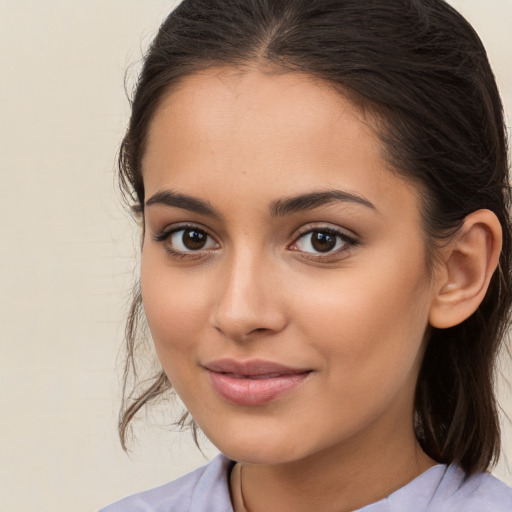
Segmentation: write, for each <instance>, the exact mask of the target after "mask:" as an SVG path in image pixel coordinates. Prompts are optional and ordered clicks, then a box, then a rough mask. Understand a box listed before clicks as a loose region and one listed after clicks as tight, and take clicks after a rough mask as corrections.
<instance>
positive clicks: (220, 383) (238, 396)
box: [205, 359, 311, 405]
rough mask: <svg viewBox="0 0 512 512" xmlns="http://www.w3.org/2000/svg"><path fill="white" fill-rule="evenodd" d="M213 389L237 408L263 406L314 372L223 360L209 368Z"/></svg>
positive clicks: (252, 361)
mask: <svg viewBox="0 0 512 512" xmlns="http://www.w3.org/2000/svg"><path fill="white" fill-rule="evenodd" d="M205 368H206V369H207V370H208V374H209V377H210V381H211V383H212V386H213V389H215V391H216V392H217V393H218V394H219V395H220V396H222V397H223V398H224V399H226V400H227V401H229V402H232V403H235V404H237V405H261V404H265V403H267V402H270V401H271V400H273V399H275V398H277V397H278V396H280V395H282V394H283V393H286V392H287V391H290V390H292V389H294V388H296V387H297V386H298V385H300V384H301V383H302V382H303V381H304V380H305V379H306V378H307V377H308V375H309V374H310V373H311V370H304V369H298V368H289V367H287V366H283V365H280V364H277V363H272V362H270V361H262V360H256V359H254V360H251V361H246V362H238V361H235V360H233V359H220V360H218V361H212V362H211V363H208V364H206V365H205Z"/></svg>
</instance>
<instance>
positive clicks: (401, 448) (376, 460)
mask: <svg viewBox="0 0 512 512" xmlns="http://www.w3.org/2000/svg"><path fill="white" fill-rule="evenodd" d="M395 434H396V433H395ZM378 437H379V438H380V436H378ZM393 438H394V439H395V440H396V441H395V442H394V443H393V442H388V443H386V444H384V445H382V444H381V443H382V439H378V438H374V439H373V440H372V439H371V436H370V437H369V436H368V435H367V436H365V442H364V443H363V444H362V445H360V444H359V443H358V442H357V440H351V441H350V443H345V444H343V445H340V446H338V447H336V448H335V449H333V448H332V447H331V448H329V449H328V450H325V452H320V453H316V454H315V455H313V456H310V457H306V458H304V459H302V460H300V461H293V462H287V463H284V464H274V465H250V464H244V465H243V467H242V466H240V465H238V467H237V468H236V469H235V471H234V472H233V474H232V489H233V502H234V505H235V510H236V512H239V511H247V512H263V511H268V510H279V511H280V512H289V511H290V512H291V511H293V512H309V511H311V510H322V511H324V512H348V511H351V510H355V509H358V508H361V507H363V506H365V505H368V504H370V503H373V502H375V501H379V500H381V499H383V498H385V497H386V496H388V495H389V494H391V493H392V492H394V491H395V490H397V489H399V488H400V487H402V486H404V485H405V484H407V483H408V482H410V481H411V480H413V479H414V478H416V477H417V476H419V475H420V474H421V473H423V472H424V471H426V470H427V469H428V468H429V467H431V466H433V465H435V464H436V462H435V461H433V460H432V459H430V458H429V457H428V456H427V455H426V454H425V453H424V452H423V451H422V450H421V448H420V447H419V445H418V443H417V440H416V438H415V436H414V432H413V431H412V429H411V431H410V432H407V433H406V432H402V433H401V435H400V436H396V435H395V436H393ZM388 441H389V438H388Z"/></svg>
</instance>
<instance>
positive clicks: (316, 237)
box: [311, 231, 336, 252]
mask: <svg viewBox="0 0 512 512" xmlns="http://www.w3.org/2000/svg"><path fill="white" fill-rule="evenodd" d="M311 246H312V247H313V248H314V249H315V250H316V251H318V252H328V251H332V250H333V249H334V248H335V247H336V237H335V236H333V235H331V234H330V233H323V232H321V231H313V233H311Z"/></svg>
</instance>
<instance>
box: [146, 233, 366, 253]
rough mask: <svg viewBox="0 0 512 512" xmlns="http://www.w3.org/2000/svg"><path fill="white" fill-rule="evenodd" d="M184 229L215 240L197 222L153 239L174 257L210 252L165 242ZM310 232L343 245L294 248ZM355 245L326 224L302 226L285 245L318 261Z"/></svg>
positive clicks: (355, 241) (354, 242) (349, 237)
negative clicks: (321, 248)
mask: <svg viewBox="0 0 512 512" xmlns="http://www.w3.org/2000/svg"><path fill="white" fill-rule="evenodd" d="M186 230H195V231H197V232H200V233H203V234H205V235H206V236H207V237H209V238H210V239H212V240H213V241H215V238H214V237H213V236H212V235H210V234H209V232H208V230H207V229H205V228H203V227H202V226H200V225H197V224H180V225H178V226H176V225H175V226H172V227H168V228H166V229H163V230H162V231H160V232H158V233H156V234H155V235H154V236H153V240H154V241H155V242H159V243H162V244H163V246H164V248H165V250H166V251H167V253H168V254H169V255H170V256H172V257H173V258H176V259H185V258H187V259H198V258H203V257H204V256H205V253H206V252H210V251H211V250H212V248H207V249H198V250H189V251H181V250H177V249H176V248H175V247H173V246H172V245H170V244H169V243H166V242H168V241H169V239H170V238H171V237H172V235H174V234H176V233H179V232H180V231H186ZM312 233H321V234H324V235H329V236H332V237H334V239H335V240H336V242H335V244H336V245H337V244H338V241H341V243H342V244H343V245H342V247H341V248H338V249H336V250H334V251H333V250H328V251H326V252H324V253H322V252H320V251H319V252H316V253H315V252H307V251H302V250H300V249H296V248H294V247H295V246H296V245H297V243H298V242H299V241H300V240H301V239H303V238H305V237H306V235H308V234H312ZM215 243H216V244H217V246H218V243H217V242H216V241H215ZM357 245H359V241H358V240H357V239H356V238H354V237H352V236H350V235H348V234H347V233H345V232H343V231H341V230H339V229H335V228H332V227H327V226H325V225H323V226H313V227H311V226H308V227H304V228H303V229H302V230H301V231H299V233H298V234H297V236H296V237H295V239H294V241H293V242H292V243H291V244H290V245H288V246H287V249H288V250H292V251H296V252H299V253H301V256H302V257H303V258H306V259H309V260H314V261H320V262H329V261H331V260H335V259H339V258H340V255H341V254H342V253H346V252H347V251H350V249H352V248H353V247H356V246H357Z"/></svg>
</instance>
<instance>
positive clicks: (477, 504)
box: [100, 455, 512, 512]
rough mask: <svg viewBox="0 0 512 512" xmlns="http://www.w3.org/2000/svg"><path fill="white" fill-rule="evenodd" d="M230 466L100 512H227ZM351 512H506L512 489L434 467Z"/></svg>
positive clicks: (203, 470) (199, 472)
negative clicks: (385, 496)
mask: <svg viewBox="0 0 512 512" xmlns="http://www.w3.org/2000/svg"><path fill="white" fill-rule="evenodd" d="M232 465H233V462H232V461H230V460H229V459H227V458H226V457H224V456H223V455H218V456H217V457H215V458H214V459H213V460H212V461H211V462H210V463H209V464H206V465H205V466H202V467H200V468H198V469H196V470H195V471H193V472H192V473H189V474H188V475H185V476H182V477H181V478H178V479H177V480H174V481H173V482H169V483H168V484H165V485H162V486H161V487H157V488H155V489H151V490H149V491H145V492H141V493H139V494H134V495H133V496H129V497H128V498H125V499H123V500H121V501H118V502H116V503H114V504H112V505H110V506H108V507H106V508H104V509H102V510H100V512H233V507H232V506H231V500H230V497H229V489H228V475H229V472H230V468H231V467H232ZM312 512H316V511H312ZM354 512H512V488H510V487H508V486H507V485H506V484H504V483H503V482H501V481H500V480H498V479H497V478H495V477H494V476H492V475H491V474H490V473H478V474H476V475H472V476H470V477H469V478H468V477H466V475H465V473H464V471H462V470H461V469H460V468H459V467H457V466H456V465H451V466H446V465H443V464H438V465H437V466H434V467H432V468H430V469H429V470H427V471H425V473H423V474H421V475H420V476H418V477H417V478H415V479H414V480H413V481H412V482H409V483H408V484H407V485H405V486H404V487H402V488H401V489H398V490H397V491H395V492H394V493H392V494H390V495H389V496H388V497H387V498H385V499H383V500H381V501H378V502H376V503H372V504H371V505H367V506H365V507H363V508H361V509H359V510H358V511H354Z"/></svg>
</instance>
